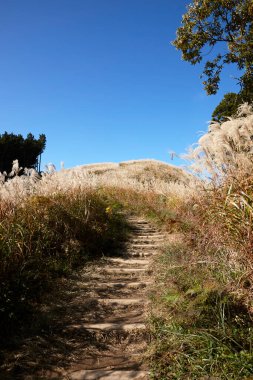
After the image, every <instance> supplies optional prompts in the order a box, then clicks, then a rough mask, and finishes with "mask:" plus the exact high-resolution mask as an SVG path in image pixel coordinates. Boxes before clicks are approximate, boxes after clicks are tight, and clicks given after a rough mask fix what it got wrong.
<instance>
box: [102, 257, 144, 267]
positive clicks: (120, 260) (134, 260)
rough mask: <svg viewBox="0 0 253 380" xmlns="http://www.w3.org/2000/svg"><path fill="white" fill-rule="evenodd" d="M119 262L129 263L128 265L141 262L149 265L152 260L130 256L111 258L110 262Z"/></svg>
mask: <svg viewBox="0 0 253 380" xmlns="http://www.w3.org/2000/svg"><path fill="white" fill-rule="evenodd" d="M111 262H112V263H117V264H127V265H132V264H141V265H149V264H150V261H149V260H145V259H142V260H141V259H139V260H138V259H128V258H125V259H124V258H118V257H117V258H113V259H110V260H109V263H111Z"/></svg>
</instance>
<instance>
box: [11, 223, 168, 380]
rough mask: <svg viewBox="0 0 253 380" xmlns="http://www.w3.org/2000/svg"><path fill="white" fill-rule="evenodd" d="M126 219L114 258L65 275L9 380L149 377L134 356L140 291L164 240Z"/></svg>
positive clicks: (140, 333)
mask: <svg viewBox="0 0 253 380" xmlns="http://www.w3.org/2000/svg"><path fill="white" fill-rule="evenodd" d="M128 222H129V224H130V226H131V235H130V238H129V240H128V241H127V242H126V243H125V245H124V248H123V249H122V251H121V252H120V255H117V257H111V258H109V257H108V258H104V259H102V260H101V263H100V261H99V263H98V265H96V264H94V265H91V266H89V267H88V269H87V267H85V268H84V270H82V271H79V272H77V273H76V274H74V275H73V276H71V277H70V279H67V282H66V284H64V285H63V290H62V291H61V294H60V295H59V297H58V299H57V302H56V303H55V304H54V305H53V306H52V305H51V306H47V307H48V309H47V307H46V308H45V310H44V313H45V315H49V316H50V317H47V318H49V319H47V321H46V322H45V331H44V332H43V331H42V334H41V335H40V336H36V337H32V338H31V339H27V340H26V341H25V343H24V345H23V348H22V351H21V352H20V353H19V354H16V359H15V360H16V363H15V368H14V372H13V371H12V375H11V377H10V378H13V379H25V380H32V379H37V380H40V379H41V380H42V379H69V380H70V379H71V380H148V379H149V376H148V368H146V366H145V363H144V362H143V359H142V358H143V356H144V353H145V350H146V346H147V343H148V342H149V339H150V334H149V332H148V330H147V328H146V319H147V313H148V303H149V298H148V293H149V290H148V289H149V286H150V285H151V281H152V256H154V255H155V254H157V253H158V252H159V249H160V247H161V245H162V244H163V242H164V239H165V236H164V233H162V232H161V231H159V230H158V229H157V228H155V227H153V226H152V225H151V224H150V223H149V222H147V221H146V220H144V219H142V218H139V217H134V216H131V217H129V218H128ZM12 360H13V358H12ZM15 373H16V375H15ZM13 375H14V377H13Z"/></svg>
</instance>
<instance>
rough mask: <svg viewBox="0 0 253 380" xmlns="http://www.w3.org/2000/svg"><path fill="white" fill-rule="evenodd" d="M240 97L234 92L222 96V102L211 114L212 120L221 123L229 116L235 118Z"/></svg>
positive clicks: (240, 101) (240, 100)
mask: <svg viewBox="0 0 253 380" xmlns="http://www.w3.org/2000/svg"><path fill="white" fill-rule="evenodd" d="M242 102H243V101H242V97H241V95H240V94H236V93H235V92H229V93H227V94H225V95H224V97H223V99H222V101H221V102H220V103H219V104H218V106H217V107H216V108H215V110H214V111H213V113H212V119H213V120H215V121H219V122H223V121H225V120H226V119H227V117H229V116H235V115H236V113H237V109H238V107H239V105H240V104H241V103H242Z"/></svg>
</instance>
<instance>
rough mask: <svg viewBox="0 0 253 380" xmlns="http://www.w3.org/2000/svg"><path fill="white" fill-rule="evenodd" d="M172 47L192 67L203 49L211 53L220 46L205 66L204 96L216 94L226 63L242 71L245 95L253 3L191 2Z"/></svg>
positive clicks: (251, 63)
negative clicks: (177, 50)
mask: <svg viewBox="0 0 253 380" xmlns="http://www.w3.org/2000/svg"><path fill="white" fill-rule="evenodd" d="M173 44H174V46H175V47H176V48H177V49H179V50H181V52H182V58H183V59H184V60H186V61H188V62H190V63H191V64H193V65H195V64H196V63H200V62H201V61H202V59H203V57H204V56H205V55H206V54H205V53H204V51H203V49H205V48H208V49H209V50H210V52H211V51H212V50H213V48H214V46H215V45H217V44H221V46H220V49H219V51H220V52H219V53H218V54H216V55H215V54H211V59H210V60H207V61H206V62H205V66H204V71H203V75H204V76H205V77H206V80H205V81H204V82H203V84H204V86H205V90H206V92H207V94H208V95H210V94H215V93H216V92H217V91H218V89H219V82H220V74H221V71H222V69H223V67H224V65H226V64H229V63H233V64H235V65H236V67H237V68H238V69H239V70H241V71H242V75H241V76H240V78H239V83H240V85H241V88H242V89H243V90H244V91H245V92H246V93H247V91H248V90H250V88H251V87H252V85H253V1H252V0H240V1H238V0H194V1H193V2H192V3H191V4H190V5H189V6H188V9H187V12H186V13H185V14H184V15H183V19H182V26H181V27H179V28H178V30H177V37H176V39H175V41H173ZM224 45H225V46H224ZM222 52H223V53H222Z"/></svg>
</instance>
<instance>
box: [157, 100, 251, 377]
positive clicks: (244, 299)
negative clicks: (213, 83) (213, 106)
mask: <svg viewBox="0 0 253 380" xmlns="http://www.w3.org/2000/svg"><path fill="white" fill-rule="evenodd" d="M252 152H253V112H252V107H251V106H250V105H248V104H245V105H242V106H241V107H240V108H239V110H238V115H237V117H236V118H234V119H229V120H228V121H226V122H224V123H222V124H218V123H211V124H210V126H209V130H208V132H207V133H206V134H204V135H203V136H202V137H201V138H200V140H199V141H198V143H197V144H196V146H195V147H194V148H193V149H192V150H191V151H190V152H189V154H188V158H189V159H191V160H192V161H191V170H192V171H193V173H194V174H195V175H197V176H198V178H199V181H198V182H196V189H195V191H192V192H191V195H190V197H188V198H186V199H184V200H183V201H182V200H181V201H180V202H179V203H178V207H177V209H176V214H178V215H179V220H180V221H183V223H181V224H179V225H178V226H179V230H180V231H181V234H182V236H181V243H180V242H178V244H177V245H176V246H175V245H174V246H171V247H168V248H167V251H165V253H164V255H163V257H162V258H161V261H160V262H159V263H157V265H156V268H158V269H157V271H158V272H157V284H158V285H157V287H156V289H155V292H154V296H153V300H154V301H153V305H154V306H153V308H154V310H153V315H152V318H151V326H152V328H153V333H154V334H153V336H154V346H153V348H152V350H151V353H150V362H151V367H152V368H153V378H154V379H157V380H158V379H159V380H163V379H164V380H165V379H199V378H203V379H206V378H210V376H211V377H214V378H218V379H248V378H251V377H252V375H253V361H252V339H253V334H252V321H253V315H252V306H253V301H252V289H253V270H252V260H253V259H252V254H253V238H252V237H253V219H252V217H253V214H252V213H253V177H252V169H253V156H252ZM172 207H173V206H172Z"/></svg>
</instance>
